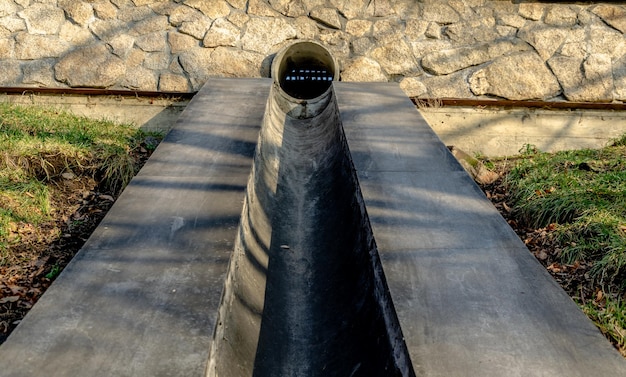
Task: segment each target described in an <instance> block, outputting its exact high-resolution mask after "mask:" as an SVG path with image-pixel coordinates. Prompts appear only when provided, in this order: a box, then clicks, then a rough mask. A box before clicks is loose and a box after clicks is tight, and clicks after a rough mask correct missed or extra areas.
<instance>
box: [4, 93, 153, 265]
mask: <svg viewBox="0 0 626 377" xmlns="http://www.w3.org/2000/svg"><path fill="white" fill-rule="evenodd" d="M146 136H147V135H146V134H145V133H144V132H142V131H140V130H138V129H136V128H134V127H132V126H131V125H127V124H126V125H125V124H117V123H114V122H110V121H104V120H101V121H97V120H92V119H89V118H86V117H79V116H75V115H72V114H70V113H68V112H65V111H59V110H55V109H51V108H43V107H34V106H18V105H12V104H7V103H0V254H1V257H2V260H0V265H4V264H5V263H6V260H7V258H8V256H7V248H8V246H9V245H10V244H11V243H15V242H19V237H18V236H16V234H17V232H16V229H17V228H18V227H20V226H23V225H24V224H30V225H32V226H35V227H36V226H37V225H39V224H41V223H43V222H45V221H48V220H49V219H50V216H51V213H50V212H51V208H50V206H51V204H50V199H51V198H50V195H51V194H50V187H51V186H50V185H54V184H55V183H56V182H58V181H60V180H61V179H62V175H63V174H64V173H72V174H74V175H76V176H85V175H87V176H91V177H93V178H94V179H95V180H96V181H98V182H100V185H101V188H102V189H103V190H109V191H112V192H118V191H120V190H121V189H122V188H123V187H124V186H125V185H126V184H127V183H128V182H129V181H130V179H131V178H132V177H133V176H134V175H135V173H136V172H135V163H134V159H133V157H132V155H131V153H130V152H131V151H132V150H133V149H134V148H136V147H138V145H139V143H140V142H141V141H142V140H144V139H145V137H146Z"/></svg>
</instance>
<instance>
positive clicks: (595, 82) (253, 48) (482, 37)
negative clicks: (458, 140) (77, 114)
mask: <svg viewBox="0 0 626 377" xmlns="http://www.w3.org/2000/svg"><path fill="white" fill-rule="evenodd" d="M624 32H626V8H625V7H624V6H622V5H614V3H610V2H606V3H599V2H595V3H589V2H585V3H580V4H577V3H564V2H562V1H559V2H554V3H549V2H536V1H524V0H516V1H512V0H508V1H505V0H422V1H416V0H396V1H392V0H387V1H384V0H293V1H289V0H173V1H163V0H83V1H80V0H0V86H5V87H7V86H20V87H21V86H27V87H28V86H34V87H52V88H55V87H90V88H109V89H132V90H147V91H154V90H159V91H180V92H189V91H194V90H197V89H199V88H200V87H201V86H202V84H203V83H204V82H205V81H206V80H207V78H209V77H212V76H222V77H223V76H225V77H263V76H268V74H269V64H270V62H271V56H272V54H274V53H275V52H276V51H277V50H278V49H279V48H280V47H282V46H283V45H284V44H285V43H288V42H289V41H290V40H293V39H315V40H318V41H321V42H322V43H324V44H325V45H327V46H328V47H329V49H330V50H332V52H333V53H334V54H335V55H336V57H337V58H338V60H339V62H340V64H341V66H342V74H341V77H342V80H345V81H398V82H400V85H401V86H402V88H403V89H404V90H405V91H406V92H407V94H409V95H411V96H419V97H435V98H441V97H456V98H485V97H497V98H507V99H519V100H521V99H543V100H560V99H566V100H569V101H602V102H604V101H623V100H624V99H626V39H625V38H624Z"/></svg>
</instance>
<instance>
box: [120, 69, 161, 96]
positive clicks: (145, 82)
mask: <svg viewBox="0 0 626 377" xmlns="http://www.w3.org/2000/svg"><path fill="white" fill-rule="evenodd" d="M157 84H158V83H157V78H156V75H155V73H154V72H153V71H152V70H149V69H146V68H144V67H141V66H137V67H134V68H131V69H128V70H126V75H125V76H124V77H123V78H122V80H121V81H120V85H121V86H123V87H124V88H128V89H132V90H146V91H155V90H157Z"/></svg>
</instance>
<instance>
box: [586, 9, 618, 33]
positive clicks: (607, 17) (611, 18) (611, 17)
mask: <svg viewBox="0 0 626 377" xmlns="http://www.w3.org/2000/svg"><path fill="white" fill-rule="evenodd" d="M591 12H593V13H594V14H596V15H597V16H598V17H600V18H601V19H602V20H603V21H604V22H606V23H607V24H609V25H611V26H613V27H614V28H616V29H617V30H619V31H621V32H622V33H626V9H624V8H623V7H622V6H619V5H613V4H600V5H598V6H596V7H594V8H593V9H591Z"/></svg>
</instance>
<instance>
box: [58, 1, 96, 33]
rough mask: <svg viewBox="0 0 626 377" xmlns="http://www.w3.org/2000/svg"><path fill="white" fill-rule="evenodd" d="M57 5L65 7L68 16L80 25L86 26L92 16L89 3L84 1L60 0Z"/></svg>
mask: <svg viewBox="0 0 626 377" xmlns="http://www.w3.org/2000/svg"><path fill="white" fill-rule="evenodd" d="M59 6H60V7H62V8H63V9H65V11H66V12H67V14H68V15H69V17H70V18H71V19H72V20H73V21H74V22H76V23H77V24H78V25H80V26H83V27H85V26H87V25H88V24H89V22H90V21H91V20H92V18H93V15H94V14H93V8H92V6H91V4H89V3H87V2H84V1H75V0H60V1H59Z"/></svg>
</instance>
